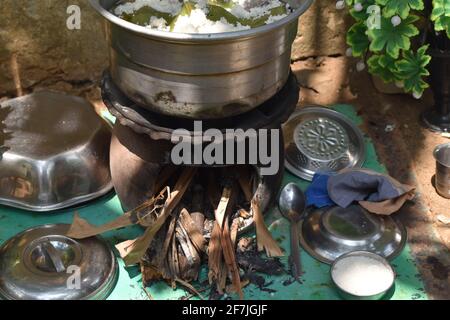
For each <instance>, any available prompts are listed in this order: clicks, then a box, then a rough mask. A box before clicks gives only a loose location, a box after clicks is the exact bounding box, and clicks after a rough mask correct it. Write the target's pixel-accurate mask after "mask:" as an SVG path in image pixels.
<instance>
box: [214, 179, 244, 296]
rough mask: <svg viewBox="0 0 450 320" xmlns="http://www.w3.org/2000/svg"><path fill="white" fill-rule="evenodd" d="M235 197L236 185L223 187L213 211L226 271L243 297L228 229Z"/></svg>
mask: <svg viewBox="0 0 450 320" xmlns="http://www.w3.org/2000/svg"><path fill="white" fill-rule="evenodd" d="M235 197H236V187H235V185H233V187H231V188H230V187H225V188H224V190H223V192H222V198H221V199H220V203H219V205H218V207H217V209H216V211H215V216H216V221H217V223H218V225H219V227H220V229H221V235H220V242H221V245H222V251H223V257H224V260H225V263H226V266H227V270H228V272H230V273H231V277H232V283H233V285H234V286H235V289H236V292H238V293H239V298H240V299H243V298H244V294H243V293H242V289H241V280H240V275H239V268H238V265H237V262H236V255H235V249H234V246H233V244H232V241H231V236H230V229H229V223H228V222H229V215H230V213H231V211H232V207H233V206H234V199H235Z"/></svg>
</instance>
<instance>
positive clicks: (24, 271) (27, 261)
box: [0, 224, 118, 300]
mask: <svg viewBox="0 0 450 320" xmlns="http://www.w3.org/2000/svg"><path fill="white" fill-rule="evenodd" d="M69 227H70V226H69V225H66V224H58V225H44V226H39V227H35V228H31V229H28V230H25V231H23V232H22V233H20V234H18V235H16V236H14V237H13V238H11V239H9V240H8V241H6V242H5V243H4V244H3V245H2V246H1V247H0V299H7V300H85V299H89V300H102V299H106V298H107V297H108V295H109V294H110V293H111V292H112V290H113V288H114V286H115V283H116V280H117V276H118V266H117V262H116V259H115V257H114V254H113V252H112V251H111V249H110V248H109V246H108V245H107V244H106V243H105V242H104V241H102V240H100V239H99V238H97V237H91V238H88V239H83V240H73V239H70V238H68V237H66V236H65V234H66V233H67V231H68V230H69Z"/></svg>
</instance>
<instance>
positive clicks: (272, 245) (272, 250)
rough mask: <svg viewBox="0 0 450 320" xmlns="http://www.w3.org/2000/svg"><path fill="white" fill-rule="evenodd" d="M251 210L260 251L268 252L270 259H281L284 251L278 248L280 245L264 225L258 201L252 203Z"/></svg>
mask: <svg viewBox="0 0 450 320" xmlns="http://www.w3.org/2000/svg"><path fill="white" fill-rule="evenodd" d="M251 209H252V212H253V219H254V221H255V227H256V240H257V247H258V251H263V250H265V251H266V255H267V256H268V257H281V256H283V251H281V248H280V247H279V246H278V243H277V242H276V241H275V240H274V239H273V237H272V234H271V233H270V231H269V229H268V228H267V226H266V224H265V223H264V217H263V215H262V213H261V210H260V207H259V204H258V202H257V200H255V199H253V200H252V201H251Z"/></svg>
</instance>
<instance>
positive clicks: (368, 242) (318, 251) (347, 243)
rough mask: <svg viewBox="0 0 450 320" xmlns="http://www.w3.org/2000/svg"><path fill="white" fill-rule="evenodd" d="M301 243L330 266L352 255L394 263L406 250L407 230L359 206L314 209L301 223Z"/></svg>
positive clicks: (390, 218) (396, 222) (311, 253)
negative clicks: (369, 254) (367, 255)
mask: <svg viewBox="0 0 450 320" xmlns="http://www.w3.org/2000/svg"><path fill="white" fill-rule="evenodd" d="M299 228H300V243H301V245H302V247H303V248H304V249H305V250H306V251H307V252H308V253H309V254H310V255H312V256H313V257H314V258H316V259H318V260H319V261H322V262H324V263H327V264H331V263H333V261H334V260H336V259H337V258H339V257H340V256H341V255H343V254H346V253H349V252H352V251H369V252H373V253H376V254H378V255H380V256H382V257H384V258H386V259H393V258H394V257H396V256H397V255H398V254H399V253H400V252H401V251H402V250H403V248H404V247H405V244H406V239H407V234H406V229H405V227H404V226H403V225H402V224H401V223H400V222H399V221H398V220H397V219H394V218H393V217H391V216H379V215H376V214H372V213H369V212H368V211H367V210H365V209H364V208H362V207H361V206H359V205H351V206H350V207H348V208H345V209H344V208H341V207H337V206H333V207H325V208H320V209H310V210H308V212H307V213H306V215H305V218H304V219H303V220H302V221H301V222H300V225H299Z"/></svg>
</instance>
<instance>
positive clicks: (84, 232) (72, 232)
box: [66, 190, 165, 239]
mask: <svg viewBox="0 0 450 320" xmlns="http://www.w3.org/2000/svg"><path fill="white" fill-rule="evenodd" d="M164 191H165V190H163V191H162V192H161V193H160V194H159V195H157V196H155V197H152V198H151V199H149V200H147V201H145V202H144V203H143V204H141V205H140V206H138V207H137V208H135V209H134V210H131V211H128V212H126V213H124V214H123V215H121V216H120V217H118V218H117V219H115V220H114V221H111V222H108V223H106V224H104V225H101V226H93V225H91V224H90V223H89V222H87V221H86V220H84V219H82V218H81V217H80V216H79V215H78V213H77V212H76V213H75V215H74V219H73V222H72V225H71V226H70V228H69V231H68V232H67V234H66V236H67V237H69V238H72V239H86V238H89V237H93V236H96V235H99V234H102V233H105V232H108V231H111V230H116V229H120V228H124V227H128V226H130V225H133V224H136V223H138V220H139V218H138V213H139V212H142V211H145V210H152V209H153V206H154V205H155V203H156V202H157V201H158V200H159V199H161V197H162V194H163V192H164Z"/></svg>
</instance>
